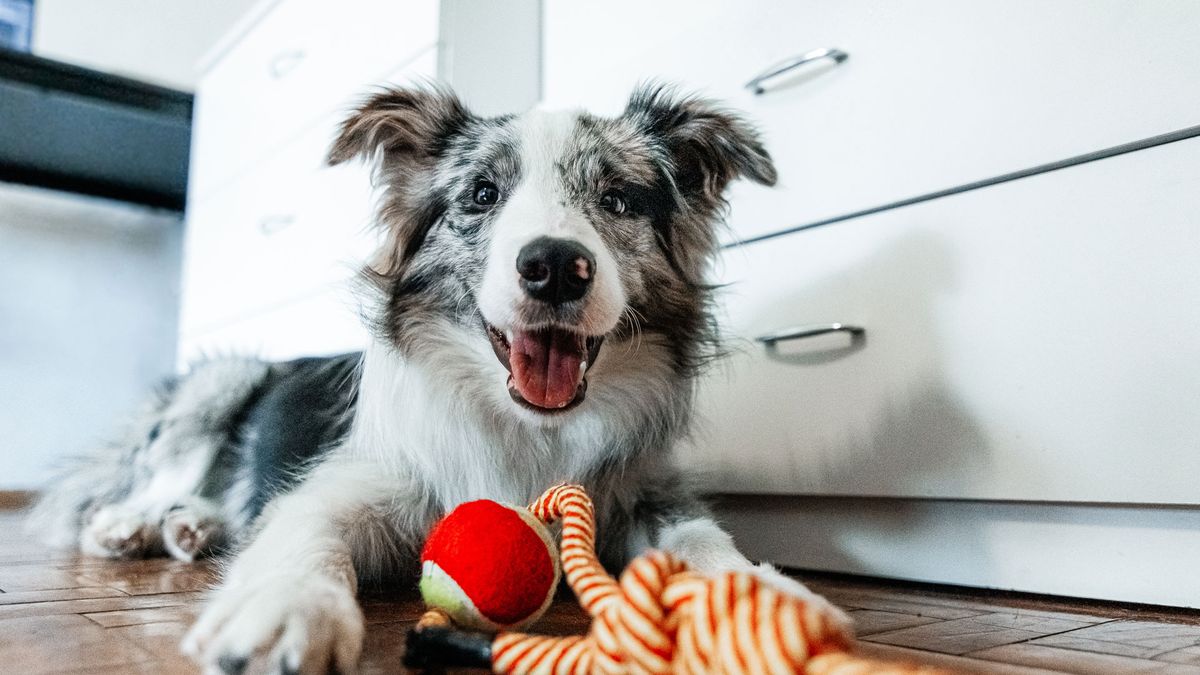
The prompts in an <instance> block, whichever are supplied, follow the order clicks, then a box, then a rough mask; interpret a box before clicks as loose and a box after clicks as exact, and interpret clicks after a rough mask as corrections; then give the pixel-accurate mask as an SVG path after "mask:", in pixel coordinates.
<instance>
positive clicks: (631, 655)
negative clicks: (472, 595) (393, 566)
mask: <svg viewBox="0 0 1200 675" xmlns="http://www.w3.org/2000/svg"><path fill="white" fill-rule="evenodd" d="M530 511H531V512H532V513H533V515H534V516H536V517H537V518H538V519H539V520H541V521H542V522H544V523H547V524H549V523H552V522H554V521H556V520H561V521H562V545H561V551H562V553H561V556H562V571H563V573H564V574H565V575H566V578H567V583H568V585H570V587H571V589H572V590H573V591H574V592H575V595H576V597H577V598H578V599H579V602H580V604H581V605H582V606H583V608H584V609H585V610H586V611H587V613H588V614H589V615H591V616H592V619H593V620H592V625H591V629H590V631H589V633H588V634H587V635H586V636H584V635H574V636H567V637H549V636H543V635H531V634H526V633H518V632H501V633H499V634H497V635H495V637H489V636H487V635H483V634H478V633H468V632H465V631H461V630H458V629H455V628H454V627H453V626H452V625H451V623H450V622H449V620H448V617H447V616H446V615H445V614H444V613H442V612H440V611H438V610H433V611H431V612H428V613H426V615H425V616H424V617H422V619H421V621H420V622H418V624H417V626H416V627H415V628H414V629H413V630H412V631H410V633H409V636H408V644H407V650H406V653H405V665H407V666H409V667H415V668H429V667H443V666H459V667H463V666H465V667H481V668H489V669H490V670H491V671H492V672H493V673H496V674H497V675H542V674H546V675H550V674H554V675H593V674H597V675H599V674H605V675H607V674H612V675H617V674H625V673H629V674H639V675H640V674H651V673H654V674H658V673H662V674H667V673H694V674H696V675H700V674H703V673H715V674H722V675H741V674H747V675H749V674H752V673H753V674H757V673H803V674H804V675H859V674H865V673H879V674H887V675H934V674H935V673H945V672H946V671H943V670H939V669H935V668H929V667H925V666H919V665H911V664H899V663H891V662H883V661H875V660H871V659H865V658H862V657H858V656H856V655H854V654H852V653H850V649H851V648H852V646H853V645H852V644H850V643H848V642H847V641H846V640H845V638H843V637H842V633H841V632H840V631H839V630H838V629H837V627H836V626H834V625H833V624H832V623H831V621H830V620H829V619H828V618H827V617H826V615H825V614H824V613H823V612H821V611H819V610H818V609H817V608H815V607H811V606H809V605H807V604H806V603H805V602H804V600H802V599H800V598H797V597H795V596H793V595H791V594H787V593H783V592H780V591H778V590H776V589H775V588H773V587H772V586H770V585H768V584H766V583H763V582H761V581H760V580H759V579H758V578H757V577H756V576H754V575H753V574H750V573H746V572H726V573H722V574H717V575H715V576H705V575H702V574H700V573H698V572H696V571H693V570H690V569H689V568H688V567H687V565H686V564H684V563H683V562H682V561H680V560H678V559H676V558H674V557H672V556H671V555H669V554H667V553H663V552H661V551H650V552H648V553H646V554H644V555H642V556H640V557H638V558H636V559H635V560H634V561H633V562H632V563H630V565H629V567H627V568H626V569H625V571H624V573H622V574H621V579H620V581H619V582H618V581H617V580H615V579H613V578H612V577H610V576H608V574H607V573H606V572H605V571H604V568H603V567H602V566H601V565H600V562H599V560H597V558H596V553H595V511H594V507H593V505H592V501H591V499H590V498H589V497H588V496H587V493H586V492H584V490H583V488H581V487H579V486H577V485H560V486H558V487H554V488H551V489H550V490H548V491H546V493H545V494H543V495H542V496H541V498H539V499H538V500H537V501H536V502H535V503H534V504H533V505H532V506H531V507H530Z"/></svg>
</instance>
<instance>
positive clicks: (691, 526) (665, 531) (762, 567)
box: [635, 513, 854, 639]
mask: <svg viewBox="0 0 1200 675" xmlns="http://www.w3.org/2000/svg"><path fill="white" fill-rule="evenodd" d="M656 520H657V523H655V524H654V525H653V526H651V525H650V524H649V523H643V524H642V527H644V528H648V529H651V530H652V531H651V532H649V534H648V536H647V535H646V534H643V535H641V538H642V539H643V540H646V539H649V541H650V543H651V545H652V546H653V547H654V548H658V549H661V550H664V551H667V552H669V553H672V554H674V555H676V556H678V557H679V558H681V559H682V560H684V561H685V562H687V563H688V564H689V565H691V566H692V567H693V568H695V569H697V570H700V571H701V572H706V573H710V574H711V573H718V572H728V571H745V572H749V573H751V574H753V575H755V576H757V577H758V578H759V579H761V580H762V581H764V582H766V583H768V584H770V585H772V586H774V587H775V588H776V589H778V590H780V591H783V592H786V593H789V594H791V595H793V596H795V597H797V598H800V599H801V600H803V601H804V602H805V603H807V604H808V605H809V606H811V607H816V608H818V609H819V611H821V612H822V613H824V614H825V615H826V616H827V617H828V618H829V619H830V620H831V621H830V622H831V624H832V625H834V626H837V627H839V628H840V629H841V632H842V634H843V635H844V636H845V637H846V638H847V639H853V637H854V624H853V622H852V621H851V620H850V617H849V616H847V615H846V613H845V612H843V611H842V610H840V609H838V608H837V607H834V606H833V604H831V603H830V602H829V601H828V600H826V599H825V598H823V597H821V596H820V595H817V594H816V593H814V592H812V591H811V590H809V589H808V587H806V586H805V585H804V584H802V583H800V582H799V581H796V580H795V579H793V578H792V577H789V576H787V575H786V574H784V573H782V572H780V571H779V570H778V569H776V568H775V567H773V566H772V565H770V564H768V563H759V564H757V565H756V564H754V563H753V562H751V561H750V560H749V559H747V558H746V556H744V555H742V553H741V552H740V551H738V550H737V547H736V546H735V545H734V543H733V537H731V536H730V535H729V533H728V532H726V531H725V530H723V529H722V528H721V526H720V525H718V524H717V523H716V521H715V520H713V519H712V518H711V517H710V516H708V515H707V514H703V513H691V514H679V513H676V514H661V516H660V518H659V519H656ZM635 536H636V530H635Z"/></svg>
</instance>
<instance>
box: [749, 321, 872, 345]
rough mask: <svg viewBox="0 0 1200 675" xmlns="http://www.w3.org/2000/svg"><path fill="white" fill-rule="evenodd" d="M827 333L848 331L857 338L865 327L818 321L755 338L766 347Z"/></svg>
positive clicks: (861, 334)
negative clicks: (817, 322)
mask: <svg viewBox="0 0 1200 675" xmlns="http://www.w3.org/2000/svg"><path fill="white" fill-rule="evenodd" d="M829 333H849V334H850V336H851V338H858V337H862V336H863V335H866V333H867V329H865V328H863V327H862V326H851V325H849V324H844V323H819V324H814V325H811V326H794V327H792V328H784V329H783V330H778V331H775V332H774V333H767V334H766V335H760V336H758V337H757V338H755V339H757V340H758V341H759V342H761V343H763V344H764V345H767V346H768V347H773V346H775V345H776V344H778V343H780V342H786V341H788V340H803V339H805V338H811V337H817V336H818V335H828V334H829Z"/></svg>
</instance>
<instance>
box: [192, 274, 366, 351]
mask: <svg viewBox="0 0 1200 675" xmlns="http://www.w3.org/2000/svg"><path fill="white" fill-rule="evenodd" d="M360 317H361V312H360V311H359V305H358V303H357V302H356V301H355V299H354V297H353V295H352V294H351V293H350V290H349V288H348V287H346V286H344V285H339V286H335V287H330V288H327V289H324V290H322V291H320V292H318V293H315V294H313V295H311V296H308V297H304V298H298V299H295V300H293V301H291V302H288V303H284V304H281V305H279V306H276V307H271V308H268V309H266V310H264V311H263V312H262V313H260V314H256V315H253V316H247V317H244V318H241V319H239V320H238V321H235V322H233V323H230V324H228V325H225V326H222V327H221V328H218V329H216V330H212V331H208V332H205V333H200V334H197V335H191V336H185V337H184V338H183V339H182V340H180V343H179V365H180V366H181V367H186V366H187V364H189V363H191V362H192V361H195V360H196V359H199V358H203V357H205V356H212V355H213V354H253V355H256V356H260V357H262V358H265V359H291V358H298V357H301V356H317V355H322V354H338V353H342V352H348V351H355V350H359V349H363V348H364V347H366V344H367V339H368V338H367V330H366V328H365V327H364V326H363V323H362V320H361V318H360Z"/></svg>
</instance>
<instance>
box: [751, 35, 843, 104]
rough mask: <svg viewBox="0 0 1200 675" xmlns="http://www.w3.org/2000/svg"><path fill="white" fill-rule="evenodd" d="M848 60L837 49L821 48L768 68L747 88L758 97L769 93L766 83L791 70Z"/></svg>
mask: <svg viewBox="0 0 1200 675" xmlns="http://www.w3.org/2000/svg"><path fill="white" fill-rule="evenodd" d="M848 58H850V55H849V54H847V53H846V52H844V51H842V50H840V49H837V48H835V47H821V48H820V49H814V50H812V51H810V52H805V53H803V54H801V55H800V56H793V57H791V58H789V59H785V60H783V61H780V62H779V63H776V64H775V65H773V66H771V67H770V68H767V69H766V70H765V71H763V72H762V73H759V74H758V75H756V76H755V77H754V79H753V80H750V81H749V82H747V83H746V88H747V89H749V90H750V91H752V92H754V94H755V95H756V96H758V95H761V94H765V93H767V88H766V86H765V84H766V81H767V80H769V79H771V78H773V77H776V76H779V75H782V74H784V73H786V72H788V71H789V70H795V69H796V68H799V67H800V66H803V65H804V64H806V63H812V62H813V61H820V60H822V59H831V60H832V61H833V62H834V63H835V64H838V63H841V62H842V61H845V60H846V59H848Z"/></svg>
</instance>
